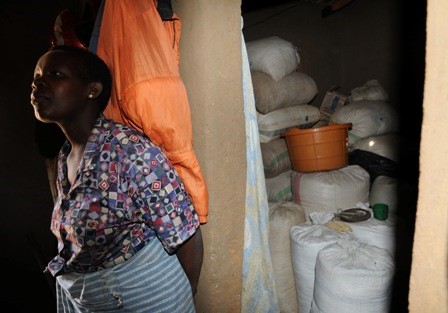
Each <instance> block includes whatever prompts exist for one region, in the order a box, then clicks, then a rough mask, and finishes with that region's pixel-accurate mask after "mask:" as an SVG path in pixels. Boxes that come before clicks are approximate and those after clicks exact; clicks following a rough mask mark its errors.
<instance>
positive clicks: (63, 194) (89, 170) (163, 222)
mask: <svg viewBox="0 0 448 313" xmlns="http://www.w3.org/2000/svg"><path fill="white" fill-rule="evenodd" d="M70 149H71V147H70V144H69V143H68V142H66V143H65V144H64V146H63V147H62V149H61V151H60V154H59V169H58V179H57V188H58V194H59V196H58V199H57V202H56V204H55V207H54V210H53V215H52V220H51V230H52V232H53V233H54V235H55V236H56V237H57V239H58V251H59V253H58V255H57V256H56V257H55V258H54V259H53V260H51V261H50V262H49V264H48V267H47V270H48V271H50V272H51V273H52V274H53V275H54V276H57V275H61V274H64V273H68V272H71V271H75V272H78V273H87V272H93V271H97V270H100V269H104V268H110V267H112V266H114V265H116V264H120V263H122V262H124V261H126V260H128V259H130V258H131V257H132V256H133V255H134V254H136V253H137V252H138V251H139V250H140V249H142V248H143V247H144V246H145V244H146V243H148V242H149V241H150V240H158V239H160V241H161V242H162V244H163V246H164V248H165V250H166V251H167V252H168V253H170V254H171V253H174V251H175V250H176V249H177V247H178V246H179V245H180V244H182V243H183V242H184V241H186V240H187V239H188V238H189V237H190V236H191V235H193V234H194V233H195V231H196V229H197V227H198V226H199V219H198V216H197V214H196V212H195V209H194V207H193V205H192V203H191V200H190V197H189V195H188V193H187V191H186V190H185V188H184V185H183V183H182V181H181V180H180V178H179V176H178V175H177V173H176V171H175V170H174V169H173V166H172V164H171V163H170V161H169V160H168V159H167V158H166V157H165V154H164V152H163V151H162V150H161V149H160V148H159V147H158V146H155V145H154V144H153V143H152V142H151V141H150V140H149V139H148V138H146V137H144V136H143V135H141V134H140V133H139V132H137V131H135V130H133V129H132V128H129V127H127V126H124V125H121V124H117V123H114V122H113V121H111V120H108V119H106V118H105V117H104V116H103V115H101V116H100V117H99V118H98V119H97V121H96V123H95V126H94V127H93V129H92V131H91V134H90V137H89V140H88V143H87V145H86V148H85V151H84V155H83V158H82V160H81V163H80V167H79V168H78V171H77V176H76V179H75V183H74V184H73V185H72V186H71V185H70V183H69V182H68V179H67V156H68V154H69V152H70Z"/></svg>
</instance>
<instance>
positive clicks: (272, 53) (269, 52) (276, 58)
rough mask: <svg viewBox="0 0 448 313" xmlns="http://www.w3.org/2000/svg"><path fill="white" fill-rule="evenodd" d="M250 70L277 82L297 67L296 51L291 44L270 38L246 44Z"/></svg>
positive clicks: (297, 57)
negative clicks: (264, 74)
mask: <svg viewBox="0 0 448 313" xmlns="http://www.w3.org/2000/svg"><path fill="white" fill-rule="evenodd" d="M246 49H247V56H248V58H249V65H250V69H251V70H254V71H260V72H263V73H266V74H267V75H269V76H270V77H271V78H272V79H273V80H275V81H279V80H280V79H282V78H283V77H285V76H286V75H288V74H290V73H292V72H293V71H295V70H296V69H297V68H298V67H299V63H300V57H299V53H298V49H297V47H296V46H294V45H293V44H292V43H291V42H289V41H287V40H285V39H283V38H280V37H278V36H272V37H267V38H262V39H258V40H253V41H249V42H247V43H246Z"/></svg>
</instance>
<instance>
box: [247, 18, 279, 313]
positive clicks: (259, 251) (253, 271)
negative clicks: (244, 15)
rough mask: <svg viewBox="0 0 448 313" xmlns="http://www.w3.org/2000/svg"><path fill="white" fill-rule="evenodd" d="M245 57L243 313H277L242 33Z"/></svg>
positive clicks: (265, 198)
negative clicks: (245, 171) (245, 170)
mask: <svg viewBox="0 0 448 313" xmlns="http://www.w3.org/2000/svg"><path fill="white" fill-rule="evenodd" d="M241 21H242V19H241ZM241 24H243V23H241ZM241 27H242V25H241ZM241 55H242V72H243V101H244V114H245V120H246V154H247V174H246V176H247V182H246V216H245V226H244V251H243V294H242V304H241V312H242V313H249V312H254V313H267V312H269V313H275V312H279V307H278V300H277V295H276V292H275V285H274V273H273V269H272V263H271V256H270V252H269V243H268V238H269V233H268V231H269V229H268V228H269V216H268V213H269V207H268V200H267V199H268V198H267V193H266V185H265V178H264V169H263V162H262V157H261V148H260V139H259V134H258V124H257V115H256V110H255V98H254V93H253V87H252V79H251V74H250V67H249V59H248V56H247V51H246V43H245V41H244V35H243V33H242V32H241Z"/></svg>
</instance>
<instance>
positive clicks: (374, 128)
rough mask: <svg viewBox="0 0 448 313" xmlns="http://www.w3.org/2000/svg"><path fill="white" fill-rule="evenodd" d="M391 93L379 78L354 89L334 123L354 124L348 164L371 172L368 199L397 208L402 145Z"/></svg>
mask: <svg viewBox="0 0 448 313" xmlns="http://www.w3.org/2000/svg"><path fill="white" fill-rule="evenodd" d="M387 100H388V93H387V92H386V91H385V90H384V88H383V87H382V86H381V85H380V84H379V82H378V81H377V80H369V81H367V82H366V83H365V84H364V85H363V86H361V87H357V88H354V89H353V90H352V91H351V93H350V97H349V101H350V102H349V104H347V105H346V106H344V107H342V108H341V109H339V110H338V111H336V112H335V113H334V114H333V115H332V117H331V119H330V122H331V123H347V122H350V123H352V129H351V130H350V131H349V164H351V165H359V166H361V167H363V168H364V169H365V170H366V171H367V172H368V173H369V175H370V183H371V188H370V196H369V201H370V203H371V204H372V205H373V204H375V203H386V204H388V205H389V210H390V211H392V212H396V211H397V203H398V194H399V192H398V190H399V188H400V187H399V186H404V184H405V183H404V182H402V181H399V179H398V166H399V148H400V146H401V144H402V142H401V136H400V135H399V134H398V131H399V121H398V116H397V112H396V111H395V109H394V108H393V107H392V106H391V105H390V104H389V102H387Z"/></svg>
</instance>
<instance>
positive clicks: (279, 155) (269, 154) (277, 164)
mask: <svg viewBox="0 0 448 313" xmlns="http://www.w3.org/2000/svg"><path fill="white" fill-rule="evenodd" d="M260 148H261V156H262V159H263V168H264V176H265V177H267V178H272V177H275V176H278V175H280V174H281V173H284V172H286V171H289V170H291V169H292V165H291V159H290V158H289V151H288V147H287V145H286V140H285V138H277V139H274V140H273V141H270V142H268V143H260Z"/></svg>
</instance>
